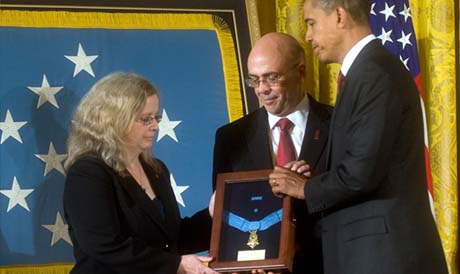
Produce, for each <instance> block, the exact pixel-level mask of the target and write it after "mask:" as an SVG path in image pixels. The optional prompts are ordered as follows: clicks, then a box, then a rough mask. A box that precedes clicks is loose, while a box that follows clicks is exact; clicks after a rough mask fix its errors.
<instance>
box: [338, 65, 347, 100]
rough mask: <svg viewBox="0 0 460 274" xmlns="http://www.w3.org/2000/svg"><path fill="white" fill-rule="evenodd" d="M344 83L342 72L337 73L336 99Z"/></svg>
mask: <svg viewBox="0 0 460 274" xmlns="http://www.w3.org/2000/svg"><path fill="white" fill-rule="evenodd" d="M344 82H345V76H343V74H342V71H339V76H337V97H338V96H339V93H340V90H341V89H342V87H343V84H344Z"/></svg>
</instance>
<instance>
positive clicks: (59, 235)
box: [42, 211, 72, 246]
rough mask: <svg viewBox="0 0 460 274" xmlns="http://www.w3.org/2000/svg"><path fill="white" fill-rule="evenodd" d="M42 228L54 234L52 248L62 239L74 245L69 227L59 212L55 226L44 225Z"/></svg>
mask: <svg viewBox="0 0 460 274" xmlns="http://www.w3.org/2000/svg"><path fill="white" fill-rule="evenodd" d="M42 226H43V227H44V228H46V229H48V230H49V231H51V232H52V233H53V237H52V238H51V246H53V245H54V244H55V243H57V242H58V241H59V240H60V239H63V240H64V241H66V242H67V243H68V244H69V245H72V241H71V240H70V236H69V229H68V225H67V224H65V223H64V221H63V220H62V217H61V214H60V213H59V211H58V212H57V214H56V221H55V222H54V225H42Z"/></svg>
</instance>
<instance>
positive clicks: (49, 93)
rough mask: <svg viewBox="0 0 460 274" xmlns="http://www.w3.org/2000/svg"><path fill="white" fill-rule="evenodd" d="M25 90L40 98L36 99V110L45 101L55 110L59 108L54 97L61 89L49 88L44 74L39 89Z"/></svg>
mask: <svg viewBox="0 0 460 274" xmlns="http://www.w3.org/2000/svg"><path fill="white" fill-rule="evenodd" d="M27 88H28V89H30V90H31V91H33V92H34V93H36V94H37V95H39V96H40V97H39V98H38V103H37V109H38V108H39V107H40V106H41V105H43V104H44V103H46V102H47V101H48V102H50V103H51V104H52V105H53V106H55V107H56V108H59V106H58V103H57V102H56V98H55V97H54V95H55V94H56V93H58V92H59V91H60V90H61V89H62V88H63V87H50V84H49V83H48V79H47V78H46V75H45V74H43V81H42V86H41V87H27Z"/></svg>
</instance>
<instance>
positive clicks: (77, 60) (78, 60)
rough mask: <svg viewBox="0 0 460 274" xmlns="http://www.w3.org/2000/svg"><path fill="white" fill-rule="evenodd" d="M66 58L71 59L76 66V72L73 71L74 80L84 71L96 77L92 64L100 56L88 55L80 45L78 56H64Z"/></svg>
mask: <svg viewBox="0 0 460 274" xmlns="http://www.w3.org/2000/svg"><path fill="white" fill-rule="evenodd" d="M64 56H65V58H67V59H69V60H70V61H72V62H73V63H74V64H75V70H74V71H73V78H75V76H77V74H79V73H80V71H82V70H84V71H86V72H88V73H89V74H90V75H91V76H93V77H94V72H93V69H92V68H91V63H92V62H93V61H94V60H95V59H96V58H97V57H98V56H99V55H86V53H85V51H84V50H83V47H82V46H81V44H80V43H78V53H77V55H76V56H71V55H64Z"/></svg>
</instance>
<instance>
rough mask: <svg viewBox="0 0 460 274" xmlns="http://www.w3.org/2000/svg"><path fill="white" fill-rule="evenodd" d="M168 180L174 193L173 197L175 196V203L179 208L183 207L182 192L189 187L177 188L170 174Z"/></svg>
mask: <svg viewBox="0 0 460 274" xmlns="http://www.w3.org/2000/svg"><path fill="white" fill-rule="evenodd" d="M169 179H170V180H171V187H172V189H173V191H174V196H176V201H177V202H178V203H179V204H180V205H181V206H183V207H185V203H184V199H182V192H184V191H186V190H187V188H189V187H190V186H178V185H177V184H176V180H175V179H174V176H173V175H172V174H171V175H169Z"/></svg>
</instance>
